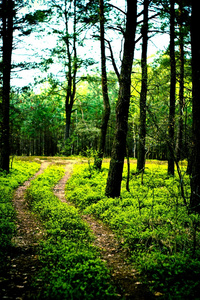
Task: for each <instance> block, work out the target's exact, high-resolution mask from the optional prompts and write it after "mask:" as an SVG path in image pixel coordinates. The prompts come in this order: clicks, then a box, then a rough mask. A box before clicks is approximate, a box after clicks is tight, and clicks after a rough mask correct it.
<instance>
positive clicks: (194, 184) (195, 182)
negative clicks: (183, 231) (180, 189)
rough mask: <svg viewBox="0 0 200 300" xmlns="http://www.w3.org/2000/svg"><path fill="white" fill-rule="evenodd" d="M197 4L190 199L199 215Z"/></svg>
mask: <svg viewBox="0 0 200 300" xmlns="http://www.w3.org/2000/svg"><path fill="white" fill-rule="evenodd" d="M198 5H199V3H198V1H196V0H192V24H191V42H192V83H193V87H192V112H193V136H192V143H191V145H192V151H191V153H192V156H191V158H192V175H191V198H190V207H191V210H192V211H195V212H198V213H200V151H199V149H200V117H199V116H200V35H199V32H198V30H197V29H198V28H199V10H198V7H199V6H198Z"/></svg>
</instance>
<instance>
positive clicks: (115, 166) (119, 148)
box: [105, 0, 137, 198]
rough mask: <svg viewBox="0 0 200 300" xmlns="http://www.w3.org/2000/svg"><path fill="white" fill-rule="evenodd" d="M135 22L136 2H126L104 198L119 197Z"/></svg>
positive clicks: (133, 0)
mask: <svg viewBox="0 0 200 300" xmlns="http://www.w3.org/2000/svg"><path fill="white" fill-rule="evenodd" d="M136 21H137V0H127V19H126V30H125V41H124V53H123V59H122V67H121V74H120V80H119V95H118V102H117V106H116V129H115V136H114V142H113V147H112V153H111V161H110V167H109V173H108V179H107V186H106V191H105V193H106V196H108V197H112V198H114V197H119V196H120V190H121V181H122V172H123V165H124V157H125V153H126V135H127V128H128V112H129V104H130V86H131V72H132V63H133V55H134V49H135V32H136Z"/></svg>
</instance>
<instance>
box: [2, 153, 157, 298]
mask: <svg viewBox="0 0 200 300" xmlns="http://www.w3.org/2000/svg"><path fill="white" fill-rule="evenodd" d="M37 160H39V159H37ZM39 162H40V163H41V167H40V170H39V171H38V172H37V173H36V174H35V175H34V177H32V178H30V179H29V180H28V181H26V182H25V183H24V184H23V186H20V187H19V188H18V189H16V191H15V195H14V198H13V205H14V208H15V210H16V215H17V217H16V226H17V232H16V235H15V237H14V238H13V241H12V242H13V249H12V253H11V255H10V257H9V261H10V268H9V270H8V272H7V273H5V274H4V280H3V281H0V297H1V299H16V300H21V299H33V298H34V297H33V295H34V294H37V293H38V291H36V290H35V289H34V287H33V286H32V285H31V284H30V283H31V281H32V278H33V276H34V274H35V273H36V272H37V271H38V269H39V268H40V267H41V266H40V263H39V260H38V255H37V248H38V245H39V242H40V241H41V240H42V239H43V238H44V236H45V230H44V228H43V226H42V223H41V222H40V221H39V220H38V218H37V217H36V216H35V215H34V214H33V213H32V212H31V211H30V210H29V207H28V205H27V202H26V200H25V197H24V196H25V191H26V189H27V187H28V186H29V185H30V182H31V180H33V179H34V178H35V177H36V176H38V175H39V174H41V173H42V172H43V171H44V170H45V168H47V167H48V166H49V165H50V164H55V163H56V164H63V165H65V175H64V177H63V178H62V179H61V180H60V181H59V182H58V184H57V185H56V186H55V187H54V194H55V195H56V196H57V197H58V198H59V199H60V200H61V201H62V202H66V204H67V205H73V204H72V203H70V202H68V201H67V200H66V198H65V185H66V182H67V180H68V178H69V176H70V174H71V172H72V169H73V164H74V163H77V161H76V160H74V161H73V160H62V159H59V158H54V159H52V160H50V159H49V160H47V161H45V160H42V159H41V160H39ZM82 218H83V220H84V221H85V222H87V223H88V224H89V226H90V227H91V229H92V231H93V233H94V235H95V237H96V239H95V242H94V244H95V246H97V247H98V248H99V249H100V253H101V258H102V260H103V261H105V262H106V264H107V266H108V268H109V269H110V270H111V273H112V278H113V282H114V284H115V285H116V287H117V291H118V294H119V299H136V300H137V299H138V300H139V299H140V300H143V299H148V300H149V299H155V296H154V295H152V294H151V293H150V292H149V291H148V288H147V287H146V286H144V284H142V282H141V281H140V278H139V275H138V273H137V271H136V270H135V269H134V268H133V266H132V265H130V264H128V263H127V253H126V252H125V251H124V250H123V249H122V247H121V245H120V241H119V240H117V239H116V238H115V235H114V233H113V232H112V231H111V230H110V229H109V228H108V227H106V226H105V225H104V224H103V223H102V222H100V221H98V220H95V219H94V218H93V217H92V216H90V215H83V216H82ZM38 288H39V289H40V288H42V287H38ZM157 296H159V295H157ZM156 298H159V297H156Z"/></svg>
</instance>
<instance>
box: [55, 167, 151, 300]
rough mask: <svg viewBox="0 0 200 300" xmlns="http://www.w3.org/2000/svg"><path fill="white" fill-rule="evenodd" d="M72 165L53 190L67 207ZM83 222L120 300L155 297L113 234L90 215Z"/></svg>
mask: <svg viewBox="0 0 200 300" xmlns="http://www.w3.org/2000/svg"><path fill="white" fill-rule="evenodd" d="M72 168H73V165H72V164H70V163H69V164H68V165H66V168H65V170H66V172H65V175H64V177H63V178H62V179H61V180H60V181H59V182H58V184H57V185H56V186H55V188H54V194H55V195H56V196H57V197H58V198H59V199H60V200H61V201H62V202H65V203H67V204H68V205H72V206H74V204H73V203H70V202H68V201H67V200H66V198H65V185H66V182H67V180H68V178H69V176H70V174H71V171H72ZM82 218H83V220H84V221H85V222H87V223H88V224H89V225H90V227H91V229H92V231H93V233H94V235H95V236H96V239H95V242H94V244H95V245H96V246H97V247H98V248H99V249H100V251H101V257H102V259H103V260H104V261H105V262H106V264H107V266H108V267H109V268H110V270H111V272H112V277H113V281H114V283H115V285H116V286H117V290H118V293H119V298H120V299H134V300H150V299H155V297H154V296H153V295H152V294H151V293H150V292H149V291H148V289H147V287H146V286H144V285H143V284H142V283H141V282H140V280H139V277H138V274H137V271H136V270H135V269H134V268H133V267H132V265H130V264H128V263H126V259H127V253H126V252H125V251H124V250H123V249H122V247H121V245H120V242H119V241H118V240H117V239H116V238H115V235H114V233H113V232H112V231H111V230H110V229H109V228H108V227H106V226H105V225H104V224H102V223H101V222H100V221H98V220H95V219H94V218H93V217H92V216H90V215H83V216H82Z"/></svg>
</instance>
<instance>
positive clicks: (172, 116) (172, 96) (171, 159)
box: [168, 0, 176, 175]
mask: <svg viewBox="0 0 200 300" xmlns="http://www.w3.org/2000/svg"><path fill="white" fill-rule="evenodd" d="M174 5H175V1H174V0H170V66H171V82H170V107H169V137H168V174H169V175H174V154H175V151H174V150H175V149H174V127H175V100H176V61H175V43H174V40H175V9H174Z"/></svg>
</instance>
